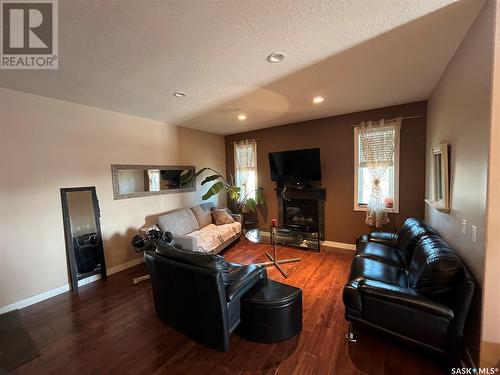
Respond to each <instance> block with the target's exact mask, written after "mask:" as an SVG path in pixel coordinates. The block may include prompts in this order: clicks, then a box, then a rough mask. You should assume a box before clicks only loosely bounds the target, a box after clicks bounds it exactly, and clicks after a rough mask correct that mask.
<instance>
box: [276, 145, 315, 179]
mask: <svg viewBox="0 0 500 375" xmlns="http://www.w3.org/2000/svg"><path fill="white" fill-rule="evenodd" d="M269 167H270V168H271V179H272V180H273V181H277V182H278V184H279V185H290V184H298V185H305V184H307V183H309V182H311V181H319V180H321V163H320V156H319V148H310V149H306V150H293V151H283V152H270V153H269Z"/></svg>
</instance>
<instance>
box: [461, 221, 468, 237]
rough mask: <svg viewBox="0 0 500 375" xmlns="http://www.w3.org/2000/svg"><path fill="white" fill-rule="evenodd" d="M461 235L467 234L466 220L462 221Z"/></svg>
mask: <svg viewBox="0 0 500 375" xmlns="http://www.w3.org/2000/svg"><path fill="white" fill-rule="evenodd" d="M462 234H467V220H465V219H462Z"/></svg>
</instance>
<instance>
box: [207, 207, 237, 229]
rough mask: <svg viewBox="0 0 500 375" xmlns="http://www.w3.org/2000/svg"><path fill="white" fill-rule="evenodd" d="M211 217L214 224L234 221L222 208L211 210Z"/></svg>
mask: <svg viewBox="0 0 500 375" xmlns="http://www.w3.org/2000/svg"><path fill="white" fill-rule="evenodd" d="M212 217H213V219H214V223H215V225H223V224H231V223H234V219H233V218H232V216H231V215H230V214H229V213H228V212H227V211H226V210H224V209H219V210H212Z"/></svg>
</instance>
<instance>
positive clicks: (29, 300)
mask: <svg viewBox="0 0 500 375" xmlns="http://www.w3.org/2000/svg"><path fill="white" fill-rule="evenodd" d="M142 261H143V258H137V259H132V260H130V261H128V262H125V263H122V264H119V265H117V266H114V267H111V268H108V269H107V270H106V274H107V275H108V276H110V275H113V274H115V273H118V272H121V271H124V270H126V269H128V268H131V267H134V266H137V265H138V264H141V263H142ZM100 278H101V275H92V276H89V277H87V278H85V279H82V280H78V286H83V285H87V284H90V283H92V282H94V281H97V280H99V279H100ZM68 291H70V285H69V284H65V285H62V286H60V287H57V288H54V289H50V290H47V291H46V292H43V293H40V294H36V295H34V296H31V297H29V298H26V299H23V300H21V301H17V302H14V303H11V304H10V305H6V306H2V307H0V314H4V313H6V312H9V311H12V310H17V309H22V308H24V307H28V306H30V305H33V304H35V303H38V302H42V301H44V300H46V299H49V298H52V297H55V296H57V295H59V294H62V293H65V292H68Z"/></svg>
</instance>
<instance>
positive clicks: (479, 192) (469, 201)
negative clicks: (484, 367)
mask: <svg viewBox="0 0 500 375" xmlns="http://www.w3.org/2000/svg"><path fill="white" fill-rule="evenodd" d="M495 5H496V4H495V1H492V0H490V1H486V2H485V5H484V6H483V8H482V9H481V11H480V13H479V14H478V16H477V18H476V19H475V21H474V23H473V24H472V26H471V28H470V29H469V31H468V33H467V35H466V36H465V38H464V39H463V41H462V43H461V44H460V46H459V47H458V49H457V51H456V52H455V55H454V56H453V58H452V59H451V61H450V63H449V64H448V66H447V67H446V70H445V72H444V73H443V75H442V77H441V79H440V81H439V83H438V84H437V86H436V88H435V89H434V92H433V93H432V95H431V97H430V98H429V100H428V112H427V168H426V196H427V197H428V198H430V197H431V191H432V186H433V185H432V157H431V148H432V147H435V146H437V145H439V143H441V142H448V143H450V145H451V159H450V178H451V181H450V194H451V203H450V205H451V211H450V213H442V212H438V211H436V210H435V209H433V208H431V207H426V221H427V222H428V223H429V224H430V225H431V226H432V227H434V228H435V229H437V231H438V232H439V233H440V234H441V235H442V236H443V237H444V238H445V239H446V240H447V242H449V243H450V244H451V245H452V246H453V247H454V248H455V249H456V250H457V251H458V252H459V253H460V255H461V257H462V258H463V260H464V261H465V263H466V264H467V265H468V266H469V268H470V269H471V271H472V273H473V274H474V276H475V278H476V280H477V281H478V283H479V288H478V290H477V293H476V296H475V299H474V301H473V304H472V307H471V310H470V312H469V318H468V319H469V321H468V324H467V327H466V332H465V344H466V347H467V350H468V352H469V353H470V355H471V357H472V359H473V360H474V361H475V363H476V365H479V361H480V357H482V356H483V350H482V348H483V345H482V344H481V341H482V340H484V338H483V337H482V336H484V333H485V332H486V331H485V329H486V326H485V325H484V324H485V321H484V319H481V317H482V314H485V313H486V311H485V310H484V309H483V311H482V298H481V295H482V292H483V290H484V289H485V288H486V287H487V285H486V280H485V278H484V271H485V258H486V238H487V231H486V212H487V203H488V200H487V194H488V189H487V186H488V162H489V159H490V152H491V153H493V152H494V149H491V151H490V147H489V146H490V128H491V122H492V115H491V109H492V97H491V90H492V86H493V82H492V80H493V78H492V69H493V46H494V44H493V43H494V26H495V8H496V6H495ZM497 152H498V151H497ZM462 219H465V220H466V221H467V233H466V234H462V232H461V228H462V223H461V221H462ZM472 225H475V226H477V228H478V234H477V240H476V242H474V241H472ZM496 269H497V270H498V265H497V266H496ZM497 272H498V271H497ZM496 289H498V288H496ZM496 298H497V300H498V292H496ZM496 320H497V321H498V316H497V317H496ZM480 348H481V353H480Z"/></svg>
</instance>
